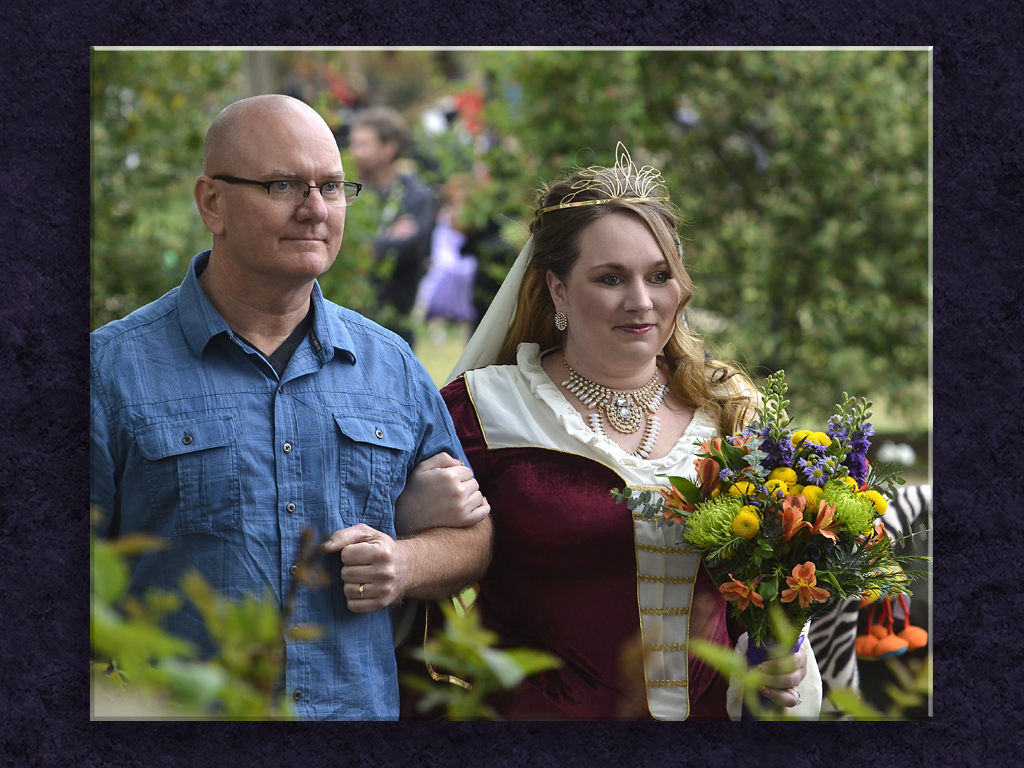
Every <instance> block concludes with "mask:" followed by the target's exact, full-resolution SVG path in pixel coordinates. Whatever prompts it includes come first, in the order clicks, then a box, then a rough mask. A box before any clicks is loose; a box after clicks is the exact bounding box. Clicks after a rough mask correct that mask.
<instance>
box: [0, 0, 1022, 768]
mask: <svg viewBox="0 0 1024 768" xmlns="http://www.w3.org/2000/svg"><path fill="white" fill-rule="evenodd" d="M317 5H319V4H318V3H298V4H281V3H274V4H271V3H268V2H265V0H257V2H255V3H249V4H247V5H246V8H245V10H244V12H242V13H237V12H235V11H234V9H233V7H230V6H228V5H227V4H226V3H223V2H211V3H197V2H184V3H166V2H157V1H155V0H148V1H147V2H135V3H131V4H126V3H124V4H122V3H114V2H96V3H89V4H86V3H82V4H75V5H74V6H68V7H63V6H55V7H46V6H42V5H40V6H37V5H35V4H30V5H28V6H25V5H23V4H22V5H16V6H14V7H8V8H5V10H4V12H3V17H4V21H3V25H2V27H3V28H2V30H0V38H2V39H3V42H4V45H3V46H0V82H2V84H3V86H4V87H3V88H2V90H0V101H2V103H3V109H2V110H0V126H2V128H0V141H2V152H0V242H2V244H3V246H4V247H3V249H2V252H0V253H2V255H0V269H2V271H0V274H2V276H3V278H2V284H3V286H4V288H5V291H4V293H5V296H4V298H5V300H4V301H3V302H2V304H0V313H2V321H0V340H2V341H0V350H2V360H3V365H4V376H3V377H2V379H0V381H2V384H0V424H2V425H3V430H2V433H0V435H2V436H0V446H2V447H3V449H4V450H3V451H2V452H0V456H2V457H3V458H2V460H0V488H2V490H3V504H2V507H0V569H2V572H3V583H4V584H5V588H4V589H3V591H2V593H0V620H2V622H3V635H2V637H3V641H2V659H0V711H3V712H4V717H3V718H2V722H0V762H3V763H4V764H7V765H19V766H21V765H24V766H33V765H46V766H49V765H54V766H65V765H104V766H165V765H166V766H172V765H189V766H207V765H210V766H214V765H216V766H221V765H235V764H239V765H272V764H279V763H281V762H283V761H285V760H287V761H288V763H289V764H293V765H294V764H302V763H305V762H307V761H308V762H312V761H318V762H319V761H322V762H326V763H327V764H330V765H373V766H406V765H417V766H433V765H441V764H447V763H450V762H454V761H456V760H457V761H459V762H462V763H466V764H470V765H475V764H486V765H489V766H496V767H497V766H523V765H535V764H540V765H558V766H587V768H597V766H646V765H652V764H665V765H679V766H688V765H701V766H715V765H725V764H735V763H737V762H738V761H740V760H749V761H751V762H756V764H757V765H759V766H775V765H779V766H783V765H785V766H795V765H810V766H818V765H823V766H824V765H829V766H831V765H834V764H836V763H838V764H843V765H845V764H850V765H858V766H859V765H872V766H888V765H892V766H900V768H910V767H911V766H947V765H948V766H957V768H959V766H961V765H962V764H964V763H965V762H968V763H970V764H984V765H1011V764H1014V763H1015V762H1016V759H1015V758H1016V757H1017V755H1016V752H1017V746H1018V745H1019V744H1020V742H1021V737H1020V731H1021V729H1020V727H1019V715H1018V714H1017V712H1018V710H1019V706H1018V701H1019V696H1020V691H1021V690H1024V686H1022V685H1021V682H1022V681H1021V677H1022V672H1021V668H1022V665H1021V664H1020V658H1021V648H1022V643H1021V633H1020V631H1019V630H1018V629H1017V624H1018V615H1019V614H1018V611H1019V610H1020V608H1021V607H1022V606H1024V603H1022V601H1021V599H1020V597H1019V595H1018V594H1017V592H1019V590H1017V589H1016V587H1014V588H1013V589H1012V590H1010V591H1007V589H1006V587H1005V585H1006V584H1014V585H1016V584H1017V583H1019V579H1018V578H1014V576H1015V575H1016V573H1017V569H1016V564H1015V562H1014V561H1015V560H1016V558H1015V557H1013V556H1012V553H1013V551H1014V549H1015V544H1014V543H1013V540H1012V539H1011V540H1010V543H1009V544H1004V542H1005V541H1006V535H1007V534H1008V533H1016V532H1017V531H1018V530H1019V529H1018V527H1017V525H1016V523H1017V522H1018V518H1019V515H1016V514H1013V513H1014V512H1016V511H1019V510H1020V502H1019V501H1018V502H1016V503H1014V502H1013V501H1012V499H1013V498H1014V497H1015V496H1014V494H1015V493H1017V492H1019V490H1018V489H1019V486H1020V482H1019V479H1020V473H1019V472H1018V473H1015V474H1014V475H1013V477H1011V476H1010V472H1009V471H1008V469H1006V468H1007V467H1010V466H1014V465H1015V464H1016V462H1015V461H1014V459H1013V456H1014V455H1015V453H1016V449H1015V445H1017V444H1016V442H1015V441H1014V439H1013V438H1014V437H1016V433H1015V431H1016V429H1019V428H1020V425H1021V422H1022V419H1021V411H1022V406H1021V395H1020V391H1021V386H1020V382H1021V368H1022V362H1021V361H1022V360H1024V355H1022V351H1024V350H1022V338H1024V334H1022V333H1021V330H1022V325H1024V323H1022V315H1021V305H1022V295H1021V294H1022V288H1021V286H1022V284H1024V267H1022V266H1021V264H1022V262H1021V261H1020V260H1019V258H1018V256H1019V254H1018V253H1017V252H1018V251H1020V249H1021V246H1020V243H1022V242H1024V232H1022V229H1024V225H1022V216H1021V214H1022V208H1024V159H1022V153H1021V143H1020V139H1019V137H1020V115H1021V114H1022V112H1024V110H1022V95H1021V78H1020V72H1021V71H1024V61H1022V53H1021V51H1022V48H1021V45H1020V42H1019V41H1020V40H1021V39H1022V37H1024V35H1022V32H1024V29H1022V27H1024V24H1022V19H1024V11H1022V10H1021V6H1020V5H1019V4H1015V3H1005V4H1004V3H997V2H993V1H992V0H975V2H973V3H967V2H962V1H960V2H951V1H950V0H939V1H936V0H932V1H931V2H926V1H921V2H913V3H901V4H899V5H896V4H891V3H889V2H885V1H883V0H833V1H832V2H827V3H816V4H811V3H809V2H806V0H791V1H790V2H783V1H782V0H756V1H755V0H716V1H715V2H691V3H687V2H679V3H676V2H669V1H668V0H648V1H647V2H638V1H637V0H620V1H619V2H616V3H607V4H601V5H595V4H590V3H587V4H580V3H569V2H565V3H562V2H551V1H545V0H540V2H536V3H525V2H507V0H497V1H496V2H491V3H483V2H474V3H466V2H455V3H443V4H442V3H433V2H422V1H417V0H406V1H405V2H385V1H384V0H379V1H378V2H375V3H363V4H359V5H358V7H353V5H356V4H352V3H331V4H328V5H327V7H326V8H325V9H324V10H321V9H319V8H318V7H317ZM908 6H909V9H908ZM239 8H241V6H239ZM199 42H202V43H204V44H210V45H224V44H239V45H244V44H259V43H264V44H273V45H309V44H313V43H317V44H325V45H337V44H346V43H347V44H358V45H443V44H447V45H682V44H690V45H698V44H699V45H744V44H746V45H756V44H778V45H855V44H861V45H934V46H935V59H934V61H935V67H934V75H935V77H934V86H935V112H934V128H935V132H934V135H935V151H934V164H935V165H934V167H935V181H934V190H935V207H934V215H935V227H934V235H935V248H934V275H935V318H934V331H935V342H934V351H935V386H934V391H935V433H934V446H933V457H934V465H935V484H936V496H935V500H936V507H937V509H938V510H939V512H938V514H937V516H936V521H937V524H938V527H937V531H936V536H935V555H936V561H937V565H936V579H935V595H936V600H935V601H934V604H935V617H934V637H935V644H936V651H935V665H936V667H935V686H936V695H935V720H934V721H933V722H927V723H898V724H878V725H872V724H833V725H827V726H825V725H822V726H796V727H786V728H782V727H779V726H772V725H767V724H758V725H755V726H753V727H752V728H751V727H750V726H746V727H743V726H736V725H727V724H718V725H715V724H700V723H692V724H678V725H669V724H657V723H655V724H619V723H581V724H560V723H535V724H481V723H450V724H428V723H419V724H412V723H397V724H374V723H356V724H346V725H312V724H285V725H275V726H270V725H266V724H247V723H238V724H223V723H204V724H194V723H127V722H98V723H93V722H90V721H89V717H88V695H89V692H88V681H87V674H86V670H87V662H88V651H87V648H88V643H87V635H88V607H87V606H88V600H87V584H88V551H87V550H88V547H87V523H86V518H87V513H86V508H87V482H88V469H87V458H88V447H87V440H86V430H87V409H88V405H87V387H88V379H87V374H86V370H87V362H88V353H87V346H86V345H87V334H88V292H87V286H88V280H89V274H88V253H89V251H88V246H89V242H88V238H89V234H88V232H89V230H88V210H89V186H88V185H89V181H88V163H89V143H88V66H89V50H88V46H89V45H90V44H130V45H187V44H196V43H199ZM1014 243H1017V245H1016V246H1015V245H1013V244H1014ZM33 313H36V314H33ZM996 432H998V433H999V436H1000V437H1003V436H1008V437H1009V438H1010V439H1001V440H999V441H998V442H992V443H989V445H991V446H993V447H995V446H1000V448H1002V450H1000V451H998V452H997V451H995V450H993V449H992V448H989V449H988V450H984V451H981V450H974V448H975V445H976V444H978V443H980V442H981V439H983V438H985V437H988V436H989V434H990V433H991V434H992V436H993V437H994V436H995V433H996ZM994 462H998V464H999V466H998V467H997V468H993V463H994ZM997 490H998V491H999V492H998V493H996V491H997ZM996 496H999V499H998V500H996V498H995V497H996ZM1007 512H1009V513H1010V514H1009V515H1007V514H1006V513H1007ZM1010 521H1012V522H1013V523H1014V524H1013V525H1010V524H1008V523H1009V522H1010ZM306 728H313V729H315V732H314V734H307V733H305V729H306ZM968 756H970V757H971V758H973V759H968V760H965V757H968ZM975 760H977V761H978V762H975Z"/></svg>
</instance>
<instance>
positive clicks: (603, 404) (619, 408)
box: [562, 357, 668, 459]
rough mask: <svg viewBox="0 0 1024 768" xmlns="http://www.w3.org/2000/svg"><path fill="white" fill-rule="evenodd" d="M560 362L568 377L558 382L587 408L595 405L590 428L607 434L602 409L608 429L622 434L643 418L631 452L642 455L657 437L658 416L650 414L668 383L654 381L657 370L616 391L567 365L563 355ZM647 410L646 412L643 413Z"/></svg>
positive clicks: (662, 396) (649, 448) (659, 420)
mask: <svg viewBox="0 0 1024 768" xmlns="http://www.w3.org/2000/svg"><path fill="white" fill-rule="evenodd" d="M562 363H563V364H564V365H565V369H566V370H567V371H569V378H568V379H566V380H565V381H563V382H562V386H563V387H565V388H566V389H567V390H568V391H569V392H571V393H572V394H574V395H576V397H577V398H579V401H580V402H581V403H583V404H584V405H585V406H587V408H588V409H589V410H591V411H592V410H594V409H595V408H596V409H597V413H592V414H590V428H591V429H592V430H593V431H594V432H596V433H597V434H599V435H605V436H606V437H607V433H606V432H605V431H604V424H602V422H601V414H602V413H603V414H604V415H605V418H607V419H608V423H609V424H611V425H612V429H614V430H615V431H616V432H619V433H621V434H623V435H632V434H635V433H636V432H637V430H639V429H640V425H641V424H644V421H645V420H646V422H647V423H646V425H645V426H644V434H643V438H642V439H641V440H640V447H639V448H638V449H637V450H636V451H634V452H633V455H634V456H639V457H640V458H642V459H646V458H647V455H648V454H649V453H650V452H651V449H652V448H653V447H654V444H655V443H656V442H657V441H658V432H659V431H660V429H661V419H659V418H658V417H657V416H655V415H654V414H655V412H656V411H657V410H658V406H660V405H661V401H662V398H664V397H665V392H666V391H667V390H668V387H666V386H665V385H664V384H662V383H661V382H659V381H658V374H657V372H655V374H654V375H653V376H652V377H651V379H650V381H648V382H647V383H646V384H644V385H643V386H642V387H640V389H635V390H633V391H631V392H620V391H616V390H612V389H608V388H607V387H603V386H601V385H600V384H596V383H594V382H593V381H591V380H590V379H585V378H583V377H582V376H580V375H579V374H578V373H576V371H574V370H573V369H572V368H571V367H570V365H569V361H568V360H566V359H565V358H564V357H563V358H562ZM648 411H649V412H650V415H647V413H646V412H648ZM645 417H646V419H645Z"/></svg>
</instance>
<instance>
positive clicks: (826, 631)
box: [807, 485, 932, 714]
mask: <svg viewBox="0 0 1024 768" xmlns="http://www.w3.org/2000/svg"><path fill="white" fill-rule="evenodd" d="M931 513H932V487H931V486H930V485H911V486H905V487H903V488H900V489H899V490H898V491H897V492H896V497H895V498H894V499H893V500H892V501H890V502H889V507H888V509H887V510H886V512H885V515H883V517H882V524H883V525H884V526H885V529H886V530H887V531H888V532H889V535H890V536H891V537H892V538H893V539H894V541H895V542H896V550H897V552H899V551H900V550H901V549H903V548H905V543H904V542H903V541H901V539H902V537H903V536H904V535H905V534H907V533H909V532H910V531H911V529H912V528H914V527H921V526H920V525H919V523H920V524H923V526H924V527H925V528H927V529H930V528H931ZM859 605H860V598H854V599H851V600H847V601H845V602H842V603H839V605H837V606H836V607H835V608H833V609H832V610H831V611H828V612H827V613H824V614H822V615H820V616H817V617H815V619H814V620H813V621H812V622H811V628H810V629H809V630H808V632H807V639H808V641H809V642H810V643H811V648H813V649H814V657H815V659H816V660H817V662H818V670H819V671H820V672H821V683H822V688H823V694H824V697H825V698H823V700H822V704H821V711H822V713H823V714H828V713H834V712H835V708H834V707H833V706H832V705H831V703H830V702H829V701H828V699H827V696H828V692H829V691H830V690H832V689H841V688H851V689H853V690H855V691H859V690H860V670H859V668H858V666H857V654H856V652H855V651H854V642H855V641H856V639H857V621H858V618H859V616H860V610H859Z"/></svg>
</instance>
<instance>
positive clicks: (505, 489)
mask: <svg viewBox="0 0 1024 768" xmlns="http://www.w3.org/2000/svg"><path fill="white" fill-rule="evenodd" d="M616 155H617V158H616V163H615V165H614V166H612V167H610V168H605V167H597V166H594V167H590V168H587V169H581V170H576V171H574V172H570V173H568V174H566V175H563V177H561V178H560V179H558V180H556V181H555V182H553V183H551V184H550V185H549V186H548V187H547V188H546V189H545V190H543V191H542V193H541V196H540V200H539V203H538V206H537V210H536V212H535V214H534V218H533V222H532V224H531V227H530V231H531V238H530V240H529V242H528V243H527V245H526V247H525V248H524V250H523V252H522V253H521V254H520V256H519V259H518V260H517V262H516V265H515V266H514V267H513V269H512V271H511V272H510V274H509V277H508V278H507V279H506V281H505V283H504V284H503V286H502V289H501V291H500V292H499V294H498V296H497V297H496V299H495V302H494V304H493V305H492V307H491V309H490V310H489V312H488V314H487V316H486V317H485V318H484V320H483V322H482V323H481V325H480V328H479V329H478V330H477V332H476V334H475V335H474V337H473V339H471V341H470V344H469V346H468V347H467V349H466V352H465V354H464V355H463V357H462V359H461V360H460V361H459V364H458V366H457V367H456V370H455V371H454V372H453V376H456V375H457V377H456V378H454V380H453V381H451V382H450V383H449V384H448V385H447V386H445V387H444V388H443V389H442V395H443V397H444V399H445V402H446V403H447V405H448V408H449V411H450V412H451V414H452V418H453V420H454V422H455V427H456V431H457V432H458V434H459V437H460V439H461V441H462V444H463V447H464V448H465V451H466V455H467V457H468V459H469V462H470V464H471V465H472V467H473V470H474V473H475V475H476V478H477V480H478V482H479V484H480V489H481V491H482V492H483V494H484V496H486V498H487V499H488V500H489V502H490V505H491V520H492V522H493V526H494V542H493V559H492V561H491V564H490V567H489V569H488V571H487V574H486V576H485V577H484V578H483V579H482V580H481V582H480V593H479V597H478V598H477V602H476V606H477V609H478V610H480V611H481V614H482V619H483V622H484V624H485V625H486V626H487V627H489V628H490V629H492V630H494V631H496V632H497V633H498V634H499V636H500V637H501V638H502V641H503V643H505V644H507V645H509V646H530V647H534V648H539V649H542V650H545V651H548V652H549V653H553V654H555V655H557V656H558V657H560V659H561V661H562V665H561V667H560V668H558V669H556V670H553V671H550V672H546V673H542V674H539V675H536V676H534V677H531V678H529V679H527V680H525V681H523V683H522V684H521V685H520V686H519V687H518V688H516V689H515V690H514V691H511V692H509V693H506V694H503V695H501V696H500V697H499V699H498V700H496V701H493V702H491V703H492V704H493V705H494V706H495V707H496V708H497V709H498V711H499V712H500V713H501V714H502V715H503V716H504V717H506V718H510V719H515V718H530V719H553V718H573V719H617V718H637V717H639V718H651V717H653V718H656V719H665V720H683V719H691V720H699V719H728V718H729V717H730V716H731V717H732V718H733V719H736V718H738V716H739V696H738V691H732V692H729V691H728V681H727V680H724V679H722V677H721V675H719V673H718V672H717V671H716V670H715V669H714V668H712V667H711V666H710V665H708V664H706V663H705V662H703V661H702V660H701V659H699V658H697V657H696V656H693V655H690V654H689V653H688V642H689V640H690V638H693V637H700V638H704V639H707V640H710V641H712V642H715V643H717V644H720V645H724V646H730V647H731V646H736V645H737V643H739V644H740V646H741V649H742V647H744V646H745V642H746V638H745V636H743V637H742V638H741V637H740V634H741V631H742V630H741V629H740V628H739V626H738V625H734V623H733V621H732V620H731V619H729V618H728V617H727V612H726V603H725V601H724V600H723V599H722V596H721V594H720V593H719V590H718V589H717V587H716V586H715V584H714V582H713V581H712V579H711V577H710V576H709V574H708V572H707V570H706V569H705V567H704V566H703V564H701V562H700V560H699V558H698V556H697V555H696V554H695V553H694V552H692V551H691V550H690V549H688V548H686V547H683V546H678V545H676V544H675V539H674V535H673V534H672V532H671V530H672V529H671V528H670V527H666V528H664V529H661V528H658V527H657V526H656V524H655V523H654V522H653V521H649V520H645V519H643V518H640V517H639V516H634V515H633V514H632V513H630V512H629V511H628V510H627V508H626V507H625V505H622V504H616V503H615V502H614V501H613V499H612V498H611V496H610V493H609V492H610V491H611V490H612V489H613V488H620V489H621V488H624V487H628V488H629V489H630V491H631V492H633V493H638V492H641V491H643V490H645V489H646V490H655V489H658V488H665V487H667V485H668V484H667V481H666V479H665V477H664V476H665V475H669V474H674V475H687V476H690V477H692V476H693V475H694V459H695V457H696V453H697V451H698V450H699V448H698V447H697V445H696V444H699V443H701V442H705V441H707V440H710V439H711V438H713V437H715V436H717V435H725V434H731V433H733V432H736V431H739V430H740V429H742V428H743V426H744V425H745V424H746V423H747V422H748V421H749V420H750V418H751V416H752V415H753V412H752V401H751V399H750V398H751V397H752V396H753V393H754V391H755V388H754V386H753V384H752V383H751V382H750V380H749V379H748V378H747V377H746V376H745V375H744V374H743V373H741V372H740V371H738V370H737V369H735V368H734V367H732V366H730V365H727V364H725V363H722V362H718V361H716V360H713V359H712V358H711V356H710V355H708V354H707V353H705V350H704V347H703V343H702V342H701V340H700V339H699V338H698V337H697V336H696V335H695V334H694V333H692V332H691V331H690V330H689V328H688V327H687V325H686V324H685V321H684V320H683V319H682V310H683V308H684V307H685V306H686V304H687V303H688V302H689V301H690V299H691V298H692V296H693V284H692V282H691V280H690V277H689V275H688V274H687V272H686V270H685V269H684V267H683V262H682V246H681V244H680V240H679V236H678V233H677V231H676V228H677V220H676V218H675V215H674V214H673V212H672V208H671V205H670V203H669V199H668V193H667V191H666V189H665V187H664V182H663V179H662V177H661V174H660V173H659V172H658V171H657V170H655V169H653V168H651V167H649V166H648V167H644V168H641V169H637V168H636V167H635V166H634V165H633V163H632V161H631V160H630V158H629V155H628V153H626V152H625V150H624V149H623V148H621V145H620V147H619V148H618V149H617V151H616ZM666 531H667V532H666ZM769 664H770V665H771V666H770V668H769V669H768V671H769V672H770V673H771V675H770V677H769V678H768V685H769V686H770V687H769V688H767V689H766V690H765V691H764V692H765V694H766V695H767V696H768V697H769V698H771V699H772V700H773V701H775V702H776V703H777V704H779V705H780V706H784V707H790V708H791V710H790V711H791V712H792V713H793V714H796V715H799V716H804V717H815V716H817V713H818V709H819V707H820V701H821V686H820V678H819V675H818V671H817V667H816V665H815V663H814V658H813V653H812V652H811V651H810V649H809V648H808V643H803V644H802V646H801V650H800V652H799V653H798V654H795V655H794V656H793V657H792V658H791V659H785V660H780V661H776V662H769ZM727 702H728V703H727Z"/></svg>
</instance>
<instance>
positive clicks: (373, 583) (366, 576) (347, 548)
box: [320, 523, 405, 613]
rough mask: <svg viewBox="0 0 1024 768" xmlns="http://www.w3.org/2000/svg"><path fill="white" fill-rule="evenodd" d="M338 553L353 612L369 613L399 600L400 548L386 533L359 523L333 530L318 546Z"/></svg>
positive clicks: (401, 587) (402, 563)
mask: <svg viewBox="0 0 1024 768" xmlns="http://www.w3.org/2000/svg"><path fill="white" fill-rule="evenodd" d="M320 549H321V550H323V551H324V552H341V562H342V567H341V580H342V581H343V582H345V598H346V600H347V601H348V609H349V610H350V611H352V612H353V613H372V612H374V611H379V610H380V609H381V608H386V607H387V606H389V605H391V603H393V602H395V601H396V600H398V599H399V598H400V597H402V594H403V592H404V589H405V584H404V581H403V578H402V576H403V574H404V572H405V568H404V562H403V560H402V552H401V548H400V547H399V546H398V542H396V541H395V540H394V539H392V538H391V537H390V536H388V535H387V534H386V533H381V532H380V531H378V530H376V529H374V528H371V527H370V526H368V525H364V524H363V523H359V524H358V525H353V526H352V527H351V528H342V529H341V530H340V531H335V532H334V533H333V534H332V535H331V538H329V539H328V540H327V541H325V542H324V543H323V544H321V545H320Z"/></svg>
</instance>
